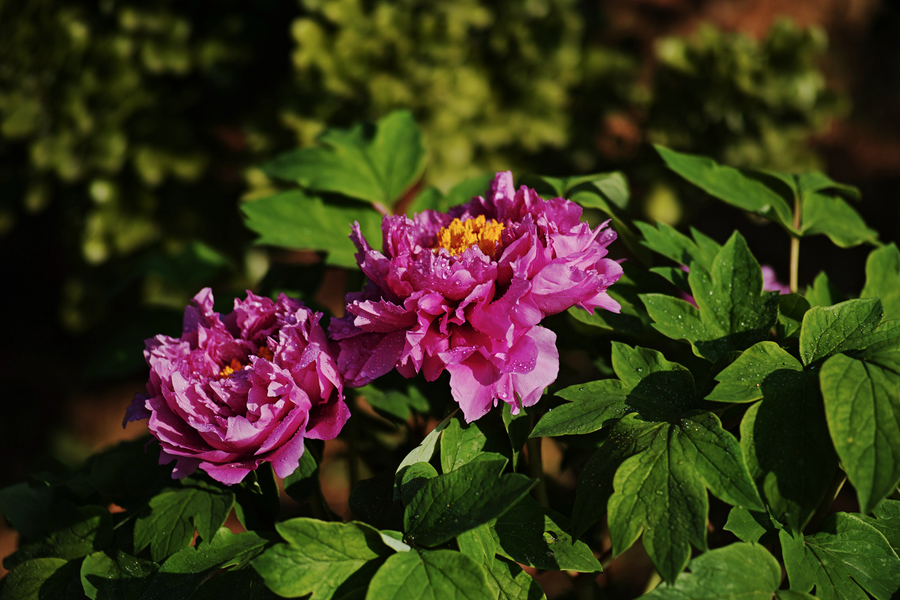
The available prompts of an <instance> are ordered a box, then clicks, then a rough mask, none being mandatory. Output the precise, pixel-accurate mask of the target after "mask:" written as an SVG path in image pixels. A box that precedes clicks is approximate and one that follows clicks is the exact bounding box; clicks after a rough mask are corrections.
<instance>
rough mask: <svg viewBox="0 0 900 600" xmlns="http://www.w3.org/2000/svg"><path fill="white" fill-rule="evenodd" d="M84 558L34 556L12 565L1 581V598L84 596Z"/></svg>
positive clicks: (69, 598)
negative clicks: (81, 580) (69, 559)
mask: <svg viewBox="0 0 900 600" xmlns="http://www.w3.org/2000/svg"><path fill="white" fill-rule="evenodd" d="M80 562H81V561H79V560H73V561H67V560H65V559H63V558H35V559H33V560H29V561H26V562H24V563H22V564H21V565H19V566H18V567H16V568H15V569H13V570H12V571H10V572H9V574H7V575H6V577H4V578H3V582H2V584H0V600H83V599H84V598H85V597H86V596H85V595H84V591H83V589H82V587H81V582H80V580H79V576H78V569H79V564H80Z"/></svg>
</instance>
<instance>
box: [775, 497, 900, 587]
mask: <svg viewBox="0 0 900 600" xmlns="http://www.w3.org/2000/svg"><path fill="white" fill-rule="evenodd" d="M778 537H779V539H780V540H781V550H782V554H783V556H784V566H785V569H786V570H787V574H788V578H789V579H790V582H791V589H793V590H797V591H801V592H809V591H811V590H812V588H813V586H815V588H816V590H815V596H816V598H819V600H847V599H848V598H859V599H864V598H867V597H868V596H867V595H866V594H867V593H868V594H870V595H871V596H873V597H874V598H876V600H890V599H891V598H892V597H893V594H894V593H895V592H896V591H897V590H898V589H900V558H898V557H897V554H896V553H895V552H894V550H893V549H892V548H891V546H890V544H889V543H888V541H887V540H886V539H885V537H884V536H883V535H881V533H879V532H878V530H877V529H875V528H874V527H872V526H871V525H869V524H868V523H866V522H865V521H864V520H863V519H862V518H861V517H860V516H859V515H854V514H848V513H837V514H835V515H832V516H831V517H828V518H827V519H826V520H825V521H823V522H822V526H821V527H820V529H819V532H818V533H817V534H815V535H812V536H806V537H793V536H791V535H790V534H789V533H788V532H787V531H784V530H782V531H781V532H780V533H779V535H778Z"/></svg>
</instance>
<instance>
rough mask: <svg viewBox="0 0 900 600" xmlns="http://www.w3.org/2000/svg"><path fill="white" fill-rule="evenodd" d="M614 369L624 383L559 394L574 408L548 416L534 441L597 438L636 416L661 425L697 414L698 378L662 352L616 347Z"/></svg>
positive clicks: (610, 381)
mask: <svg viewBox="0 0 900 600" xmlns="http://www.w3.org/2000/svg"><path fill="white" fill-rule="evenodd" d="M612 365H613V369H614V370H615V372H616V374H617V375H618V376H619V378H620V380H619V381H616V380H614V379H605V380H601V381H592V382H589V383H585V384H581V385H577V386H572V387H568V388H565V389H563V390H560V391H559V392H557V393H556V395H557V396H560V397H561V398H565V399H566V400H569V401H570V402H571V403H570V404H564V405H562V406H559V407H556V408H554V409H552V410H550V411H548V412H547V413H546V414H545V415H544V416H543V417H542V418H541V420H540V421H539V422H538V424H537V425H536V426H535V428H534V431H532V433H531V435H532V437H536V436H559V435H578V434H585V433H591V432H594V431H598V430H600V429H601V428H602V427H604V426H605V425H606V424H607V423H608V422H609V421H611V420H613V419H618V418H621V417H622V416H624V415H625V414H627V413H630V412H637V413H639V414H640V415H641V417H642V418H643V419H644V420H648V421H659V420H664V419H668V418H671V417H674V416H676V415H680V414H681V413H683V412H684V411H685V410H688V409H690V408H692V406H693V404H694V378H693V376H692V375H691V373H690V371H688V370H687V369H685V368H684V367H683V366H681V365H680V364H678V363H673V362H670V361H668V360H666V358H665V357H664V356H663V355H662V354H661V353H660V352H657V351H656V350H651V349H649V348H641V347H639V346H638V347H635V348H631V347H630V346H627V345H625V344H622V343H619V342H613V343H612Z"/></svg>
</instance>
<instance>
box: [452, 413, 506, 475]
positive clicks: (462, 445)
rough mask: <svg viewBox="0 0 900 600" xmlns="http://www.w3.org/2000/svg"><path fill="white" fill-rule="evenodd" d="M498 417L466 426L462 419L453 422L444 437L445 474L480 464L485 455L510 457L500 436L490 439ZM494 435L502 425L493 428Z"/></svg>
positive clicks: (458, 417)
mask: <svg viewBox="0 0 900 600" xmlns="http://www.w3.org/2000/svg"><path fill="white" fill-rule="evenodd" d="M497 416H498V415H497V413H496V412H494V413H492V414H489V415H488V416H486V417H484V418H482V419H480V420H478V421H474V422H472V423H466V422H464V421H462V420H461V418H460V415H459V414H457V416H456V417H455V418H454V419H453V420H451V421H450V423H449V424H448V425H447V427H446V428H445V429H444V433H443V435H441V470H442V471H443V472H444V473H449V472H451V471H455V470H456V469H458V468H459V467H461V466H463V465H465V464H468V463H470V462H472V461H474V460H478V459H479V457H482V456H483V455H484V453H486V452H490V453H497V454H507V455H508V454H509V450H510V449H509V446H508V445H507V444H506V443H505V442H506V440H505V439H503V438H501V437H500V436H498V435H489V434H490V432H491V429H492V427H491V425H492V424H493V421H494V420H497ZM493 429H494V432H495V433H500V432H499V423H496V426H495V427H493Z"/></svg>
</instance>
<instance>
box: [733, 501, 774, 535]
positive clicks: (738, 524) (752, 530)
mask: <svg viewBox="0 0 900 600" xmlns="http://www.w3.org/2000/svg"><path fill="white" fill-rule="evenodd" d="M722 529H724V530H725V531H730V532H731V533H733V534H734V535H736V536H737V537H738V539H739V540H741V541H742V542H747V543H750V544H755V543H756V542H758V541H759V540H760V538H762V537H763V536H764V535H765V534H767V533H770V532H773V531H775V528H774V527H773V525H772V520H771V519H770V518H769V516H768V515H767V514H765V513H761V512H756V511H749V510H747V509H746V508H744V507H743V506H732V507H731V510H730V511H728V520H727V521H726V522H725V525H724V526H723V527H722Z"/></svg>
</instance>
